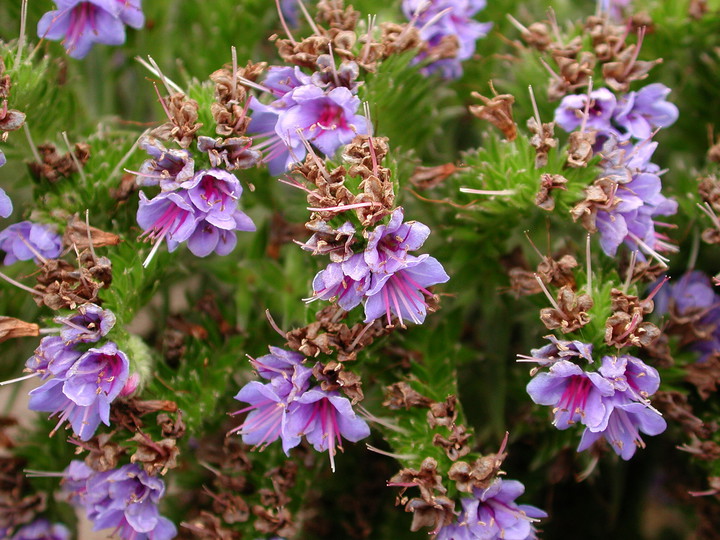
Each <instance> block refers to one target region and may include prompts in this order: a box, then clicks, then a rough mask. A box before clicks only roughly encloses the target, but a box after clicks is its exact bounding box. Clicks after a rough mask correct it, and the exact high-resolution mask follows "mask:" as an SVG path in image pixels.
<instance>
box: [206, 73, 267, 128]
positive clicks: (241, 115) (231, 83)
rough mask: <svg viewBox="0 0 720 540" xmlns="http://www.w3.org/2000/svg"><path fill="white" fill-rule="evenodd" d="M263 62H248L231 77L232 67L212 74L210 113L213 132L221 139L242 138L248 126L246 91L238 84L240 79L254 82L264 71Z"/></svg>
mask: <svg viewBox="0 0 720 540" xmlns="http://www.w3.org/2000/svg"><path fill="white" fill-rule="evenodd" d="M266 67H267V64H266V63H265V62H259V63H253V62H251V61H248V63H247V65H246V66H245V67H244V68H238V70H237V72H236V73H235V75H233V71H232V67H230V68H227V67H224V68H222V69H219V70H217V71H215V72H214V73H212V74H211V75H210V80H212V81H213V82H214V83H215V102H214V103H213V104H212V105H211V106H210V111H211V113H212V115H213V118H214V119H215V122H216V127H215V132H216V133H217V134H218V135H220V136H222V137H242V136H243V135H244V134H245V131H247V127H248V125H249V124H250V118H249V117H248V116H247V114H246V112H247V106H246V105H247V97H248V96H247V89H246V88H245V87H244V86H242V83H240V82H238V80H237V78H238V77H242V78H244V79H247V80H249V81H255V80H256V79H257V78H258V77H259V76H260V75H261V74H262V72H263V71H264V70H265V68H266Z"/></svg>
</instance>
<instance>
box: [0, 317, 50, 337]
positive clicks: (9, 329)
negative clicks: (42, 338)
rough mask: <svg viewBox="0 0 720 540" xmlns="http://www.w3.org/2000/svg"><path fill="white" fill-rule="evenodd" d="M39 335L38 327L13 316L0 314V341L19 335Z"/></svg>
mask: <svg viewBox="0 0 720 540" xmlns="http://www.w3.org/2000/svg"><path fill="white" fill-rule="evenodd" d="M39 335H40V327H39V326H38V325H37V324H35V323H29V322H25V321H22V320H20V319H16V318H14V317H4V316H0V343H3V342H4V341H7V340H8V339H13V338H19V337H34V336H39Z"/></svg>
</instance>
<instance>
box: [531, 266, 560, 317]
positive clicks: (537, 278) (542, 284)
mask: <svg viewBox="0 0 720 540" xmlns="http://www.w3.org/2000/svg"><path fill="white" fill-rule="evenodd" d="M533 276H535V280H536V281H537V282H538V285H540V288H541V289H542V290H543V292H544V293H545V296H547V299H548V300H550V303H551V304H552V307H554V308H555V309H557V310H558V311H562V310H561V309H560V306H558V304H557V302H556V301H555V299H554V298H553V297H552V295H551V294H550V291H548V290H547V287H546V286H545V283H544V282H543V280H542V278H541V277H540V276H539V275H537V274H533Z"/></svg>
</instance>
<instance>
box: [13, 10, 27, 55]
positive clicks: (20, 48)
mask: <svg viewBox="0 0 720 540" xmlns="http://www.w3.org/2000/svg"><path fill="white" fill-rule="evenodd" d="M27 8H28V0H22V6H21V7H20V37H18V44H17V55H15V69H18V68H19V66H20V61H21V60H22V53H23V48H24V47H25V30H26V27H27Z"/></svg>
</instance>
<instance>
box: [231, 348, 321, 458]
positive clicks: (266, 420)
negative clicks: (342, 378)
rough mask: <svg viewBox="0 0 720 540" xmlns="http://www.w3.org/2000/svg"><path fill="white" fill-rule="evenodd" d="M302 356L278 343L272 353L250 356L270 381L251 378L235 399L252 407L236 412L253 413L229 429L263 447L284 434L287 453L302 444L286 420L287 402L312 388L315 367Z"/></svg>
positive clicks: (283, 441)
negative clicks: (310, 381) (310, 385)
mask: <svg viewBox="0 0 720 540" xmlns="http://www.w3.org/2000/svg"><path fill="white" fill-rule="evenodd" d="M303 360H304V357H303V356H302V355H301V354H298V353H295V352H289V351H286V350H284V349H280V348H278V347H270V354H267V355H265V356H261V357H260V358H257V359H255V360H251V362H252V365H253V367H255V369H257V371H258V374H259V375H260V376H261V377H263V378H265V379H268V380H269V381H270V382H269V383H267V384H262V383H260V382H257V381H251V382H249V383H248V384H246V385H245V386H244V387H243V388H242V389H241V390H240V392H238V393H237V395H236V396H235V399H237V400H238V401H244V402H245V403H249V404H250V407H245V408H244V409H241V410H239V411H236V412H234V413H233V415H235V414H241V413H244V412H248V411H250V414H248V415H247V417H246V418H245V421H244V422H243V423H242V424H241V425H240V426H238V427H236V428H234V429H233V430H232V431H231V432H230V433H239V434H240V435H242V439H243V442H244V443H245V444H251V445H253V446H259V447H261V448H264V447H265V446H267V445H268V444H270V443H272V442H274V441H276V440H277V439H278V438H282V443H283V450H284V451H285V453H286V454H287V453H288V452H289V451H290V449H291V448H294V447H295V446H297V445H298V444H300V436H299V435H297V434H294V435H293V434H290V433H289V432H288V431H287V429H286V423H287V411H288V406H289V405H290V403H292V402H293V401H294V400H295V399H296V398H297V397H298V396H299V395H302V394H303V393H304V392H306V391H307V390H308V388H309V382H308V381H309V379H310V376H311V375H312V370H311V369H310V368H307V367H305V366H303V365H302V361H303Z"/></svg>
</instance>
